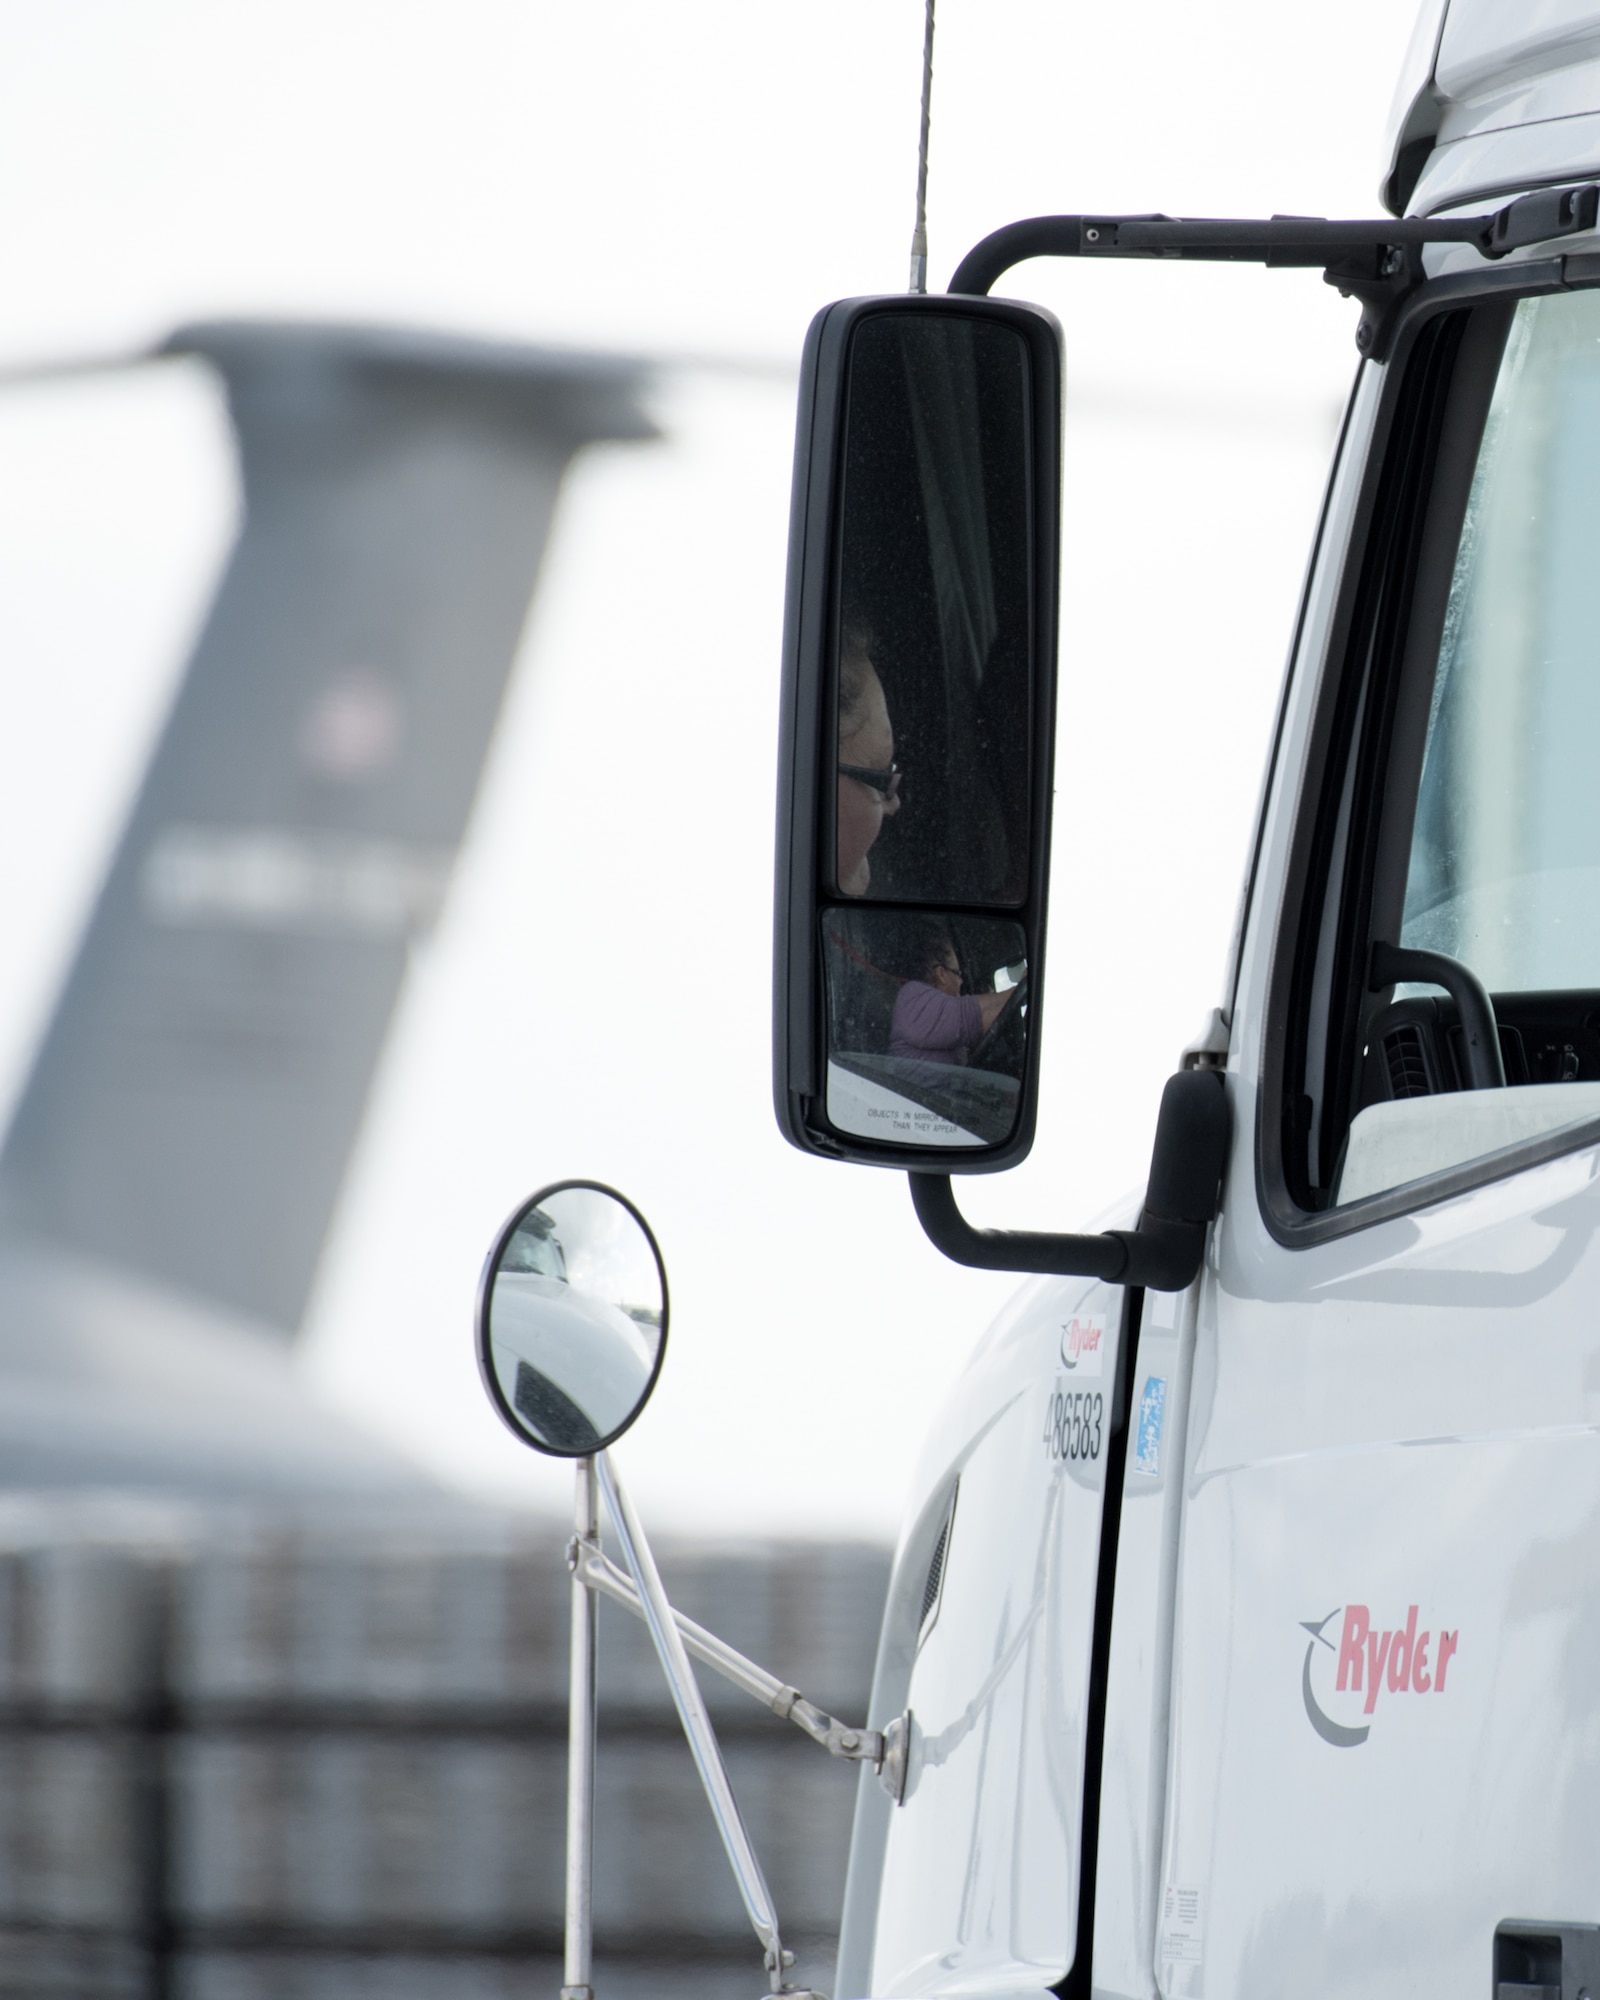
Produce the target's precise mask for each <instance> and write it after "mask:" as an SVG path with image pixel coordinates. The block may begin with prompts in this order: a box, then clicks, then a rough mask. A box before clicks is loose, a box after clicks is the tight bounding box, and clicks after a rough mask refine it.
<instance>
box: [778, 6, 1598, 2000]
mask: <svg viewBox="0 0 1600 2000" xmlns="http://www.w3.org/2000/svg"><path fill="white" fill-rule="evenodd" d="M1392 139H1393V144H1392V150H1391V156H1390V158H1389V160H1388V161H1387V163H1386V165H1385V168H1384V177H1383V191H1384V199H1385V202H1386V205H1387V207H1388V209H1389V211H1390V212H1389V214H1388V215H1387V216H1384V217H1381V218H1380V219H1377V220H1372V221H1365V222H1352V223H1341V222H1327V223H1322V222H1313V221H1304V220H1300V219H1287V220H1283V219H1280V220H1275V221H1273V222H1270V223H1261V222H1198V221H1179V220H1172V219H1169V218H1164V217H1138V218H1134V217H1116V216H1044V217H1039V218H1035V219H1032V220H1029V221H1025V222H1021V223H1018V224H1016V225H1013V226H1012V227H1011V228H1010V229H1007V230H1002V231H1000V232H999V233H998V234H997V236H995V237H993V238H990V239H989V240H988V241H987V242H986V243H985V244H983V245H980V246H978V248H977V249H976V250H974V251H973V252H972V253H971V254H970V255H969V257H968V258H967V259H966V260H965V262H964V263H963V264H962V266H961V267H960V269H959V270H958V272H957V274H956V278H955V281H954V284H953V286H952V290H951V292H950V293H948V294H945V295H942V296H938V297H926V296H920V295H916V294H910V295H903V296H899V297H883V298H875V299H866V300H860V299H858V300H849V301H844V302H842V303H840V304H838V305H835V306H831V307H829V308H827V309H826V310H825V311H824V312H823V313H821V314H819V316H818V318H817V320H816V322H815V323H814V325H813V327H812V331H811V335H810V339H809V342H808V346H807V350H806V360H805V364H804V369H803V378H802V401H801V412H800V427H799V437H798V448H797V463H796V479H795V500H794V514H793V531H792V545H791V560H790V593H789V605H788V613H787V621H786V633H785V648H786V651H785V683H784V725H783V726H784V743H783V752H782V776H781V779H780V794H781V796H780V811H779V879H778V919H777V939H776V985H775V991H776V1033H775V1073H776V1105H777V1113H778V1118H779V1122H780V1124H781V1126H782V1128H783V1130H784V1132H785V1134H786V1136H787V1137H788V1138H789V1139H790V1140H792V1141H793V1142H794V1143H795V1144H796V1145H798V1146H800V1147H802V1148H803V1149H804V1150H806V1151H808V1152H810V1153H812V1154H813V1155H815V1156H816V1157H818V1158H819V1159H840V1160H849V1161H855V1162H865V1163H870V1164H875V1165H879V1166H884V1167H890V1168H898V1169H901V1170H905V1171H908V1172H909V1173H910V1176H911V1181H912V1189H913V1194H914V1197H915V1200H916V1204H917V1210H918V1213H919V1215H920V1216H921V1218H922V1220H923V1223H924V1226H925V1227H926V1228H927V1230H928V1232H929V1234H930V1235H931V1236H932V1237H933V1239H934V1240H935V1242H937V1243H938V1244H939V1246H940V1247H941V1248H942V1249H945V1250H946V1251H947V1252H948V1253H949V1254H951V1255H952V1256H954V1257H957V1258H958V1259H960V1260H962V1261H965V1262H971V1263H980V1264H986V1265H989V1266H991V1267H997V1268H1003V1269H1006V1268H1009V1269H1015V1270H1017V1271H1019V1272H1023V1273H1032V1274H1034V1275H1033V1276H1032V1277H1031V1280H1030V1282H1028V1283H1027V1284H1026V1285H1025V1286H1024V1287H1023V1289H1022V1290H1021V1291H1020V1292H1019V1293H1018V1294H1017V1296H1016V1298H1015V1299H1014V1300H1013V1302H1012V1304H1011V1305H1010V1306H1009V1307H1008V1308H1007V1310H1006V1311H1005V1312H1004V1313H1003V1314H1002V1315H1001V1317H1000V1319H999V1320H998V1321H997V1322H996V1323H995V1324H994V1326H992V1327H991V1328H990V1329H989V1331H988V1333H987V1334H986V1335H985V1336H984V1338H983V1339H982V1341H981V1342H980V1343H979V1345H978V1347H977V1350H976V1352H975V1353H974V1354H973V1356H972V1358H971V1360H970V1362H969V1363H968V1364H967V1367H966V1369H965V1371H964V1373H963V1374H962V1375H961V1377H960V1379H959V1381H958V1382H956V1383H955V1384H954V1385H953V1386H952V1390H951V1394H950V1398H949V1401H948V1403H947V1405H946V1407H945V1410H944V1413H943V1415H942V1417H941V1418H940V1419H939V1421H938V1423H937V1425H936V1427H935V1430H934V1432H933V1434H932V1436H931V1437H930V1438H929V1439H928V1441H927V1445H926V1448H925V1450H924V1452H923V1455H922V1460H921V1465H920V1470H919V1472H918V1475H917V1479H916V1485H915V1492H914V1496H913V1499H912V1504H911V1509H910V1514H909V1517H908V1519H907V1521H906V1524H905V1528H904V1532H903V1534H902V1537H901V1541H900V1546H899V1551H898V1556H897V1561H896V1566H895V1571H894V1580H893V1584H892V1587H891V1591H890V1596H889V1602H888V1606H887V1611H886V1615H885V1620H884V1625H883V1633H882V1641H881V1647H880V1651H879V1656H878V1667H877V1680H876V1689H875V1694H874V1698H873V1712H872V1714H871V1715H870V1716H869V1718H868V1724H869V1727H870V1728H871V1729H872V1730H874V1731H877V1732H881V1733H882V1735H883V1738H884V1741H885V1742H886V1744H887V1745H888V1746H889V1748H888V1754H887V1755H886V1757H885V1759H884V1762H883V1768H882V1770H881V1771H874V1770H872V1769H864V1770H863V1772H862V1774H861V1778H860V1795H859V1803H858V1807H857V1812H856V1820H855V1834H854V1840H853V1846H852V1852H851V1858H850V1874H849V1890H848V1898H847V1906H846V1913H845V1926H844V1940H843V1949H842V1957H841V1962H840V1968H839V1979H838V1990H839V1993H840V1995H841V1996H843V2000H862V1996H872V2000H900V1997H901V1996H907V2000H909V1996H928V2000H933V1996H939V1997H940V2000H946V1996H948V2000H955V1996H957V1995H960V1996H967V1997H968V2000H1002V1996H1006V1997H1007V2000H1010V1996H1018V1997H1019V2000H1020V1996H1024V1995H1039V1994H1044V1993H1046V1992H1056V1993H1061V1994H1065V1995H1076V1996H1082V2000H1089V1996H1090V1995H1091V1994H1092V1995H1095V1996H1107V2000H1109V1996H1113V1995H1115V1996H1129V2000H1149V1996H1151V1995H1154V1994H1156V1993H1160V1994H1163V1995H1168V1996H1174V2000H1176V1996H1195V2000H1199V1996H1206V2000H1254V1997H1255V1996H1260V2000H1268V1996H1271V2000H1279V1996H1282V1995H1284V1994H1290V1993H1293V1994H1297V1995H1300V1994H1317V1995H1326V1996H1333V1995H1350V1996H1355V1995H1360V1996H1362V2000H1370V1996H1373V1995H1379V1994H1392V1995H1395V1996H1400V1995H1405V1996H1408V1997H1409V1996H1416V1995H1439V1996H1441V2000H1442V1996H1446V1995H1449V1996H1458V1995H1462V1994H1480V1993H1481V1994H1484V1995H1486V1996H1499V2000H1508V1996H1511V1995H1517V1996H1527V2000H1531V1997H1532V1996H1535V1995H1538V1996H1549V2000H1555V1996H1557V1995H1558V1994H1559V1995H1561V1996H1563V2000H1577V1996H1578V1995H1580V1994H1582V1993H1585V1992H1587V1993H1589V1994H1593V1995H1596V1996H1600V1831H1597V1827H1600V234H1597V231H1596V221H1597V206H1600V6H1597V5H1596V4H1595V0H1544V4H1539V5H1532V4H1526V5H1521V6H1514V5H1511V4H1508V0H1448V5H1446V4H1443V0H1429V4H1428V5H1427V6H1425V7H1424V10H1423V16H1422V19H1421V21H1420V22H1419V24H1418V30H1417V34H1416V37H1415V40H1414V43H1413V46H1412V49H1411V53H1410V55H1409V57H1408V60H1407V68H1406V72H1405V75H1404V76H1403V77H1402V79H1401V86H1400V92H1399V96H1398V99H1397V105H1396V111H1395V115H1394V121H1393V134H1392ZM1058 255H1074V256H1081V257H1091V256H1094V257H1101V258H1104V259H1107V260H1113V259H1117V258H1124V257H1129V256H1134V257H1138V256H1161V257H1167V258H1173V259H1183V258H1201V259H1208V260H1218V259H1221V260H1254V261H1258V262H1264V263H1266V264H1269V265H1273V264H1283V265H1300V266H1306V265H1310V266H1313V267H1318V266H1320V267H1321V268H1323V269H1324V270H1325V271H1326V273H1327V275H1328V277H1329V280H1330V282H1331V283H1332V284H1334V285H1335V286H1337V287H1338V288H1339V289H1340V290H1342V291H1344V292H1346V293H1350V294H1353V295H1354V296H1356V297H1357V298H1358V299H1359V300H1360V302H1361V306H1362V318H1361V330H1360V335H1359V343H1358V344H1359V350H1360V351H1359V355H1358V357H1357V360H1356V371H1355V381H1354V386H1353V388H1352V391H1351V395H1350V400H1349V404H1348V408H1347V410H1346V413H1345V417H1344V421H1343V425H1342V429H1341V432H1340V436H1339V440H1338V445H1337V450H1336V453H1335V458H1334V463H1333V468H1332V472H1331V475H1330V479H1329V484H1328V489H1327V496H1326V501H1325V504H1324V507H1323V510H1322V515H1321V519H1320V522H1319V525H1318V528H1317V534H1316V541H1315V545H1314V549H1313V551H1312V556H1311V561H1310V566H1309V571H1308V576H1307V582H1306V586H1305V592H1304V597H1303V601H1302V603H1301V606H1300V612H1299V618H1298V623H1297V626H1296V629H1295V631H1294V633H1293V635H1292V642H1291V646H1290V658H1289V666H1288V672H1287V677H1286V681H1285V685H1284V690H1283V696H1282V703H1281V709H1280V712H1279V716H1278V722H1277V727H1276V731H1275V734H1274V737H1273V744H1272V751H1271V757H1270V763H1269V767H1268V770H1267V773H1266V778H1265V783H1264V789H1263V802H1262V807H1261V813H1260V820H1259V825H1258V828H1257V831H1256V836H1255V841H1254V846H1253V850H1252V853H1251V857H1250V862H1249V868H1248V873H1247V878H1246V881H1245V883H1244V888H1243V895H1242V901H1241V914H1240V920H1239V925H1238V931H1237V937H1236V942H1235V948H1234V951H1233V954H1232V962H1231V968H1230V978H1229V982H1228V987H1227V990H1226V991H1225V992H1224V993H1223V994H1222V995H1221V996H1220V1005H1219V1007H1218V1010H1217V1012H1216V1014H1215V1016H1214V1019H1213V1022H1212V1025H1211V1029H1210V1031H1209V1032H1208V1033H1207V1034H1206V1035H1204V1036H1203V1037H1201V1039H1200V1041H1199V1043H1198V1044H1197V1045H1196V1046H1195V1047H1194V1048H1193V1049H1191V1050H1190V1051H1189V1052H1187V1054H1186V1055H1185V1057H1184V1066H1183V1068H1182V1069H1181V1071H1180V1072H1179V1074H1178V1076H1177V1077H1175V1078H1174V1080H1173V1082H1172V1083H1171V1084H1170V1085H1169V1087H1168V1093H1167V1098H1166V1100H1165V1103H1164V1106H1163V1113H1162V1120H1161V1125H1160V1129H1159V1131H1158V1134H1157V1138H1156V1147H1155V1155H1154V1160H1153V1166H1152V1174H1151V1180H1150V1183H1149V1186H1148V1187H1147V1189H1146V1190H1145V1192H1144V1195H1143V1198H1142V1200H1135V1201H1132V1202H1130V1203H1129V1204H1128V1206H1127V1209H1126V1212H1125V1213H1122V1214H1120V1215H1119V1216H1116V1217H1114V1218H1113V1219H1114V1221H1115V1222H1116V1224H1117V1227H1115V1228H1113V1229H1111V1230H1108V1231H1105V1232H1102V1233H1101V1234H1098V1235H1088V1236H1061V1237H1052V1236H1045V1235H1029V1236H1021V1235H1018V1236H1008V1235H1006V1234H1004V1233H1003V1232H992V1231H977V1230H973V1229H971V1228H969V1227H968V1225H967V1224H966V1223H965V1222H964V1220H963V1219H962V1217H961V1213H960V1209H959V1205H958V1203H957V1201H956V1198H955V1195H954V1192H953V1180H952V1177H956V1176H959V1175H961V1174H963V1173H969V1172H983V1171H992V1170H995V1169H999V1168H1003V1167H1006V1166H1008V1165H1011V1164H1013V1163H1014V1162H1015V1161H1017V1160H1018V1159H1020V1158H1021V1157H1022V1156H1023V1155H1024V1154H1025V1153H1026V1151H1027V1148H1028V1145H1029V1143H1030V1142H1031V1137H1032V1131H1033V1120H1034V1109H1035V1100H1036V1091H1037V1077H1038V1061H1039V1045H1040V1037H1041V1028H1042V1024H1043V1021H1044V1019H1045V1016H1044V1012H1043V1002H1044V997H1045V990H1046V989H1045V976H1044V975H1045V965H1044V960H1045V913H1046V903H1047V898H1046V891H1047V881H1048V869H1049V841H1050V826H1049V819H1050V788H1051V773H1052V729H1053V708H1054V688H1055V671H1056V662H1055V621H1056V587H1057V586H1056V576H1057V542H1058V538H1059V513H1058V499H1057V495H1058V486H1059V477H1060V460H1059V451H1060V418H1061V396H1062V376H1061V361H1060V354H1061V349H1060V333H1059V329H1058V328H1057V327H1056V326H1055V324H1054V322H1053V321H1052V320H1051V319H1050V317H1049V315H1048V314H1046V313H1045V312H1043V311H1042V310H1040V309H1039V308H1037V307H1035V306H1032V305H1029V304H1027V303H1026V302H1025V293H1026V270H1025V267H1024V268H1022V269H1020V270H1019V269H1017V268H1015V267H1017V266H1019V265H1023V264H1024V260H1025V259H1027V258H1030V257H1036V256H1058ZM1008 272H1009V273H1011V276H1010V278H1009V279H1008V281H1007V284H1006V285H1005V287H1004V289H1005V291H1006V294H1007V296H1006V297H1005V298H1003V299H995V298H992V297H990V296H989V293H990V288H991V286H996V285H999V283H1000V280H1001V279H1002V278H1003V277H1005V276H1006V274H1007V273H1008ZM1129 892H1130V894H1137V884H1136V883H1130V884H1129ZM1053 942H1054V949H1055V952H1056V953H1057V954H1058V955H1061V954H1066V955H1067V957H1068V958H1069V960H1070V959H1071V958H1072V957H1073V955H1075V954H1076V953H1077V952H1078V951H1080V950H1081V949H1083V948H1084V947H1085V945H1086V944H1087V943H1089V942H1090V941H1089V940H1085V939H1083V938H1080V937H1076V936H1074V935H1072V934H1071V932H1070V931H1068V933H1067V934H1066V935H1062V934H1061V932H1060V930H1059V929H1058V932H1057V935H1056V936H1055V938H1054V941H1053ZM1109 1192H1110V1191H1109V1190H1108V1194H1109Z"/></svg>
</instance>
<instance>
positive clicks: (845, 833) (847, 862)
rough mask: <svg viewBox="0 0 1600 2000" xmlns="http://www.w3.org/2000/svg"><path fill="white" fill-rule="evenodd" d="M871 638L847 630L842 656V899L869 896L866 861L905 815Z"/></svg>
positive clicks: (857, 628) (862, 631)
mask: <svg viewBox="0 0 1600 2000" xmlns="http://www.w3.org/2000/svg"><path fill="white" fill-rule="evenodd" d="M871 645H872V640H871V635H870V634H869V633H868V632H867V631H866V630H865V628H863V627H861V626H858V625H850V624H847V625H846V627H845V631H844V636H843V640H842V643H841V647H840V655H839V764H838V780H837V784H838V799H839V829H838V874H839V893H840V895H842V896H864V895H865V894H866V893H867V890H868V889H869V887H870V886H871V883H872V864H871V862H870V861H869V860H868V859H867V857H868V855H869V854H870V853H871V851H872V845H873V842H874V841H875V840H876V839H877V838H878V835H879V834H880V833H881V832H882V831H883V823H884V821H885V820H886V819H892V818H893V817H894V815H895V814H896V813H897V812H898V811H899V810H900V770H899V766H898V765H897V764H896V763H895V761H894V730H893V728H892V727H891V726H890V722H889V705H888V703H887V702H886V701H885V700H884V697H883V683H882V681H880V680H879V679H878V674H877V669H876V668H875V667H874V666H873V664H872V654H871Z"/></svg>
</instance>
